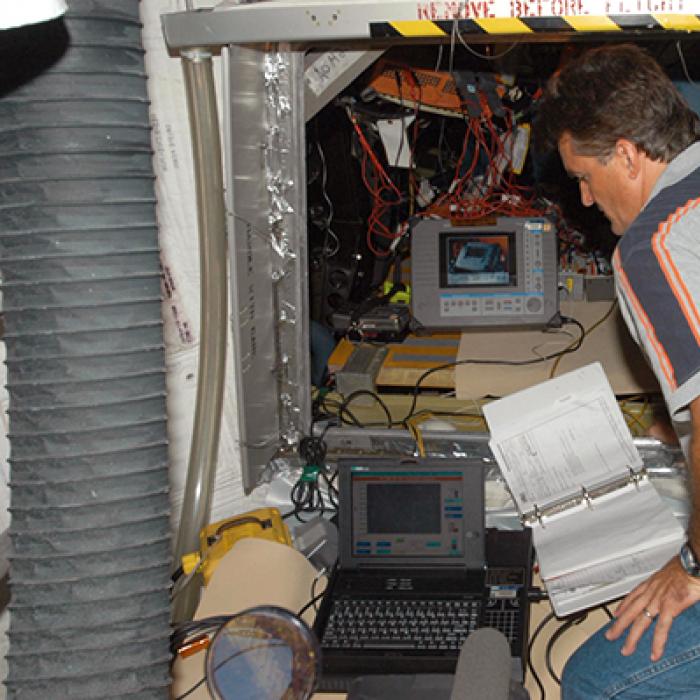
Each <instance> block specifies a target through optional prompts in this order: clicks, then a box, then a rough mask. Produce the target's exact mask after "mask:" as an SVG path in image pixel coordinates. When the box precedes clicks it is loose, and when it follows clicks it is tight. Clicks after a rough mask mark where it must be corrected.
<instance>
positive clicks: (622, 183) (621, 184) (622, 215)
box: [559, 133, 642, 236]
mask: <svg viewBox="0 0 700 700" xmlns="http://www.w3.org/2000/svg"><path fill="white" fill-rule="evenodd" d="M559 154H560V155H561V159H562V161H563V163H564V167H565V168H566V172H567V173H569V175H570V176H571V177H574V178H576V179H577V180H578V182H579V189H580V194H581V202H582V204H583V205H584V206H586V207H590V206H591V205H593V204H595V205H596V206H597V207H598V209H600V211H602V212H603V214H604V215H605V217H606V218H607V219H608V221H610V227H611V228H612V231H613V233H615V234H617V235H618V236H621V235H622V234H623V233H624V232H625V231H626V230H627V228H628V227H629V225H630V224H631V223H632V222H633V221H634V220H635V219H636V218H637V215H638V214H639V212H640V210H641V201H642V200H640V195H639V192H638V191H637V188H638V187H639V181H638V180H636V179H634V178H630V176H629V167H628V165H629V163H628V160H627V158H626V157H625V154H624V152H621V151H620V150H618V149H615V151H614V152H613V153H612V155H611V156H610V157H609V158H608V159H607V160H606V162H605V163H603V162H602V161H601V160H600V159H599V158H598V157H597V156H584V155H581V154H580V153H578V152H577V150H576V147H575V145H574V142H573V140H572V138H571V135H570V134H569V133H564V135H563V136H562V137H561V139H559Z"/></svg>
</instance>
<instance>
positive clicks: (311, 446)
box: [282, 431, 338, 523]
mask: <svg viewBox="0 0 700 700" xmlns="http://www.w3.org/2000/svg"><path fill="white" fill-rule="evenodd" d="M324 434H325V431H324ZM326 451H327V448H326V443H325V442H324V440H323V438H322V437H320V438H319V437H315V436H313V435H310V436H306V437H303V438H302V439H301V441H300V443H299V456H300V457H301V458H302V460H303V461H304V467H303V469H302V473H301V476H300V477H299V478H298V479H297V481H296V483H295V484H294V486H292V490H291V493H290V500H291V502H292V505H293V506H294V509H293V510H292V511H290V512H289V513H285V514H284V515H283V516H282V519H286V518H290V517H292V516H294V517H296V519H297V520H298V521H299V522H302V523H305V522H308V521H307V520H304V519H303V518H302V517H301V514H302V513H319V514H323V513H324V512H326V511H327V510H337V508H338V498H337V496H338V490H337V489H336V487H335V485H334V484H333V479H334V476H333V475H330V476H329V474H328V467H327V466H326ZM319 476H320V477H322V478H323V480H324V481H325V482H326V485H327V487H328V502H329V504H330V507H329V506H328V505H327V504H326V503H325V501H324V500H323V494H322V493H321V489H320V488H319V484H318V480H319Z"/></svg>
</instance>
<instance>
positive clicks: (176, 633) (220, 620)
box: [170, 615, 234, 655]
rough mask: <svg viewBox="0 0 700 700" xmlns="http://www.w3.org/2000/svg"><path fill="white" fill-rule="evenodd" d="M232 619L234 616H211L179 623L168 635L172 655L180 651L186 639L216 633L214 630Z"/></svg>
mask: <svg viewBox="0 0 700 700" xmlns="http://www.w3.org/2000/svg"><path fill="white" fill-rule="evenodd" d="M233 617H234V615H213V616H211V617H204V618H202V619H201V620H187V621H186V622H181V623H180V624H179V625H177V627H176V628H175V629H174V630H173V632H172V633H171V635H170V651H171V652H172V654H173V655H176V654H177V651H178V649H180V647H182V646H183V645H184V644H185V643H186V642H187V640H188V639H190V638H191V637H197V636H199V635H202V634H211V633H212V632H216V630H218V629H219V628H220V627H221V626H222V625H225V624H226V623H227V622H228V621H229V620H231V619H232V618H233Z"/></svg>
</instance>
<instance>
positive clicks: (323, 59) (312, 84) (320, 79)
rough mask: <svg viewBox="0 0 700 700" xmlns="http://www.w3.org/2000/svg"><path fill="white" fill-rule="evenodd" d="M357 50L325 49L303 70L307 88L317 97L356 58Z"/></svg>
mask: <svg viewBox="0 0 700 700" xmlns="http://www.w3.org/2000/svg"><path fill="white" fill-rule="evenodd" d="M357 56H358V52H357V51H327V52H325V53H322V54H321V55H320V56H319V57H318V58H317V59H316V60H315V61H314V62H313V63H312V64H311V65H310V66H309V67H308V68H307V69H306V71H304V80H305V81H306V85H307V86H308V88H309V90H311V92H313V93H314V95H316V96H317V97H318V95H320V94H321V93H322V92H323V91H324V90H325V89H326V88H328V87H329V86H330V85H331V84H332V83H333V81H334V80H335V79H336V78H337V77H339V76H340V75H342V73H343V72H344V71H345V69H346V68H348V67H350V66H351V65H352V64H353V63H354V62H355V61H356V60H357Z"/></svg>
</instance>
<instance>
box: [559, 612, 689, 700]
mask: <svg viewBox="0 0 700 700" xmlns="http://www.w3.org/2000/svg"><path fill="white" fill-rule="evenodd" d="M654 624H655V623H652V625H651V626H650V627H649V629H647V630H646V632H645V633H644V634H643V635H642V638H641V639H640V640H639V643H638V644H637V651H635V653H634V654H632V656H622V654H620V649H621V648H622V645H623V643H624V641H625V638H626V636H627V635H626V634H624V635H623V636H622V637H620V639H618V640H616V641H614V642H609V641H608V640H607V639H605V637H604V636H603V633H604V632H605V630H606V629H607V628H608V625H606V626H605V627H604V628H603V629H602V630H600V631H599V632H596V634H594V635H593V636H592V637H591V638H590V639H589V640H588V641H587V642H585V643H584V644H583V645H581V647H580V648H579V649H578V650H577V651H576V652H575V653H574V655H573V656H572V657H571V658H570V659H569V661H568V662H567V664H566V666H565V667H564V673H563V674H562V683H561V689H562V700H603V699H605V700H610V699H611V698H614V700H659V699H660V698H673V699H674V700H698V699H699V698H700V603H696V604H695V605H694V606H693V607H692V608H688V609H687V610H685V611H684V612H683V613H682V614H681V615H679V616H678V617H677V618H676V619H675V620H674V621H673V626H672V627H671V631H670V633H669V638H668V641H667V642H666V649H665V651H664V655H663V656H662V657H661V659H659V660H658V661H656V662H652V661H651V660H650V658H649V657H650V655H651V640H652V634H653V630H654Z"/></svg>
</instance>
